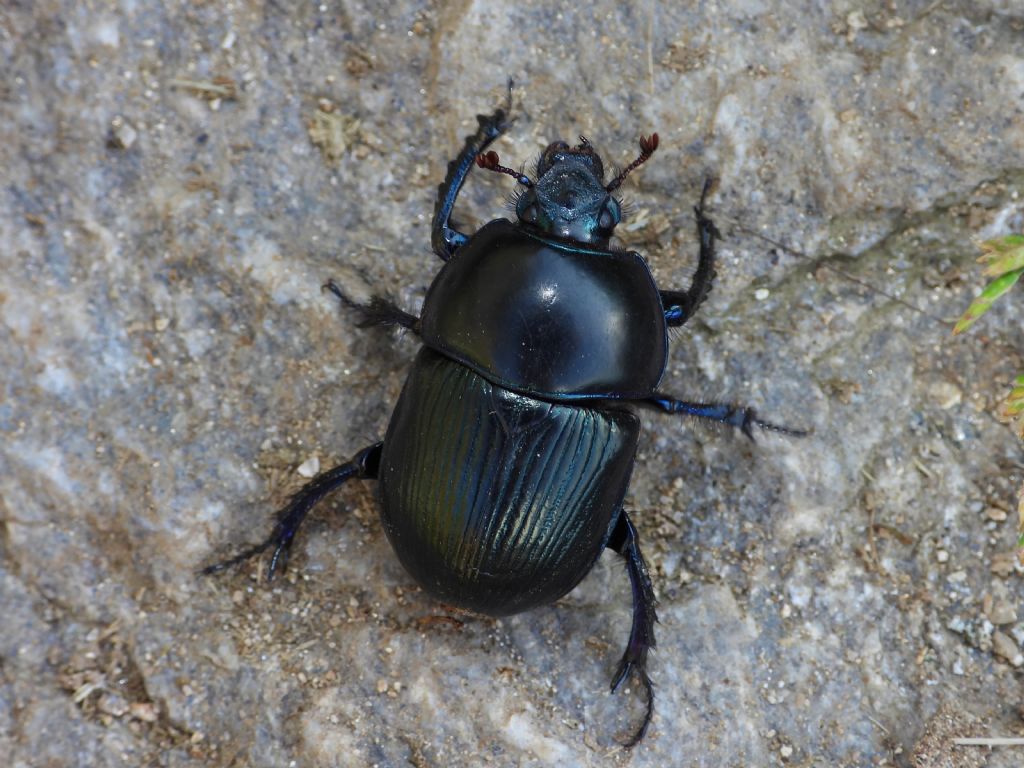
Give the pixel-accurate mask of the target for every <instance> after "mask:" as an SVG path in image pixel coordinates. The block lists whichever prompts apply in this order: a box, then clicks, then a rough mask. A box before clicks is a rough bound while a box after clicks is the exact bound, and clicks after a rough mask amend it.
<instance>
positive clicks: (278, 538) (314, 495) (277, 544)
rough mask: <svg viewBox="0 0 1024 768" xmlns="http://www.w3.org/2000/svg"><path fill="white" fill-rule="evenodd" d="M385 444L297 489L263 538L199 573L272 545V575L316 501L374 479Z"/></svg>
mask: <svg viewBox="0 0 1024 768" xmlns="http://www.w3.org/2000/svg"><path fill="white" fill-rule="evenodd" d="M383 446H384V443H374V444H373V445H371V446H369V447H368V448H364V449H363V450H361V451H360V452H359V453H357V454H356V455H355V457H354V458H353V459H352V460H351V461H349V462H346V463H345V464H341V465H339V466H337V467H335V468H334V469H329V470H327V471H326V472H321V473H320V474H319V475H317V476H316V477H314V478H313V479H312V480H310V481H309V482H308V483H306V485H304V486H303V487H302V488H300V489H299V491H298V493H296V494H295V495H294V496H292V499H291V501H290V502H288V506H286V507H285V508H284V509H282V510H281V511H280V513H279V514H278V520H277V524H276V525H275V526H274V530H273V532H272V533H271V534H270V536H268V537H267V539H266V540H264V541H262V542H261V543H259V544H255V545H253V546H251V547H249V548H248V549H246V550H243V551H242V552H240V553H239V554H237V555H235V556H234V557H231V558H228V559H227V560H224V561H222V562H219V563H214V564H213V565H208V566H206V567H205V568H203V569H202V570H201V571H200V573H202V574H204V575H210V574H214V573H219V572H220V571H224V570H227V569H228V568H232V567H234V566H236V565H239V564H240V563H244V562H245V561H246V560H249V559H250V558H253V557H255V556H256V555H259V554H262V553H263V552H266V551H267V550H268V549H270V548H271V547H273V548H274V554H273V555H272V556H271V558H270V566H269V567H268V569H267V581H270V580H271V579H273V578H274V574H275V573H276V572H277V569H278V567H284V564H285V563H286V561H287V555H288V550H289V549H290V548H291V545H292V542H293V541H294V540H295V534H297V533H298V532H299V528H300V527H301V526H302V522H303V521H304V520H305V519H306V515H308V514H309V513H310V512H311V511H312V510H313V507H315V506H316V505H317V504H319V503H320V502H321V501H322V500H323V499H324V497H325V496H327V495H328V494H329V493H331V492H332V491H335V490H337V489H338V488H339V487H341V486H342V485H344V484H345V483H346V482H348V481H349V480H351V479H353V478H358V479H364V480H374V479H376V477H377V470H378V467H379V466H380V454H381V449H382V448H383Z"/></svg>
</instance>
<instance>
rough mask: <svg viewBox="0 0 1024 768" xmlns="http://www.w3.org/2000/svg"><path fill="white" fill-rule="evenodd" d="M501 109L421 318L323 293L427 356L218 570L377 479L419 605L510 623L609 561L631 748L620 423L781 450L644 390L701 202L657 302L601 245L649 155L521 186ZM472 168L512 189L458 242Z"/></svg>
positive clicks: (555, 162)
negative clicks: (620, 570)
mask: <svg viewBox="0 0 1024 768" xmlns="http://www.w3.org/2000/svg"><path fill="white" fill-rule="evenodd" d="M510 107H511V88H510V92H509V104H508V106H507V107H506V108H502V109H498V110H496V111H495V112H494V113H493V114H490V115H480V116H479V117H478V118H477V120H478V122H479V128H478V129H477V131H476V133H474V134H472V135H471V136H468V137H467V138H466V141H465V144H464V146H463V148H462V151H461V152H460V153H459V155H458V157H457V158H456V159H455V160H454V161H452V162H451V163H450V164H449V166H448V174H447V177H446V178H445V180H444V183H442V184H441V185H440V187H439V188H438V196H437V202H436V205H435V209H434V218H433V226H432V231H431V244H432V246H433V250H434V253H436V254H437V255H438V256H439V257H440V258H441V260H442V261H444V262H445V264H444V266H443V267H442V269H441V271H440V272H439V273H438V275H437V277H436V278H435V279H434V282H433V284H432V285H431V287H430V290H429V291H428V293H427V296H426V299H425V301H424V304H423V310H422V314H421V316H420V317H415V316H414V315H411V314H409V313H407V312H405V311H403V310H402V309H400V308H399V307H398V306H396V305H395V304H394V303H393V302H391V301H388V300H386V299H384V298H379V297H378V298H374V299H372V300H370V301H369V302H365V303H358V302H355V301H353V300H351V299H350V298H349V297H347V296H346V295H345V294H344V293H343V292H342V290H341V289H340V288H339V287H338V286H337V285H336V284H335V283H334V282H333V281H331V282H328V284H327V285H326V286H325V288H327V289H329V290H331V291H332V292H333V293H334V294H335V295H337V296H338V298H339V299H341V301H342V302H343V303H344V304H345V305H347V306H349V307H350V308H352V309H354V310H355V311H357V312H358V313H359V314H360V315H361V319H360V322H359V325H360V326H371V325H398V326H401V327H404V328H407V329H409V330H411V331H413V332H414V333H415V334H417V335H418V336H419V337H420V338H421V339H422V341H423V348H422V349H421V350H420V352H419V353H418V355H417V356H416V359H415V361H414V362H413V365H412V371H411V372H410V374H409V378H408V379H407V381H406V383H405V386H404V388H403V390H402V394H401V396H400V397H399V400H398V405H397V406H396V407H395V410H394V413H393V414H392V416H391V422H390V424H389V425H388V429H387V433H386V434H385V436H384V440H383V441H382V442H378V443H374V444H373V445H370V446H368V447H366V448H364V449H363V450H361V451H359V453H357V454H356V455H355V457H354V458H353V459H352V460H351V461H349V462H347V463H345V464H342V465H340V466H338V467H335V468H334V469H331V470H328V471H326V472H323V473H322V474H320V475H318V476H317V477H315V478H314V479H313V480H312V481H311V482H310V483H308V484H307V485H306V486H305V487H303V488H302V489H301V490H300V491H299V492H298V493H296V494H295V496H294V497H292V499H291V501H290V502H289V504H288V505H287V506H286V507H285V508H284V509H283V510H281V512H280V513H279V517H278V522H277V525H276V527H275V528H274V530H273V532H272V533H271V535H270V536H269V537H268V538H267V539H266V540H265V541H263V542H262V543H260V544H257V545H255V546H252V547H250V548H248V549H246V550H245V551H243V552H241V553H240V554H238V555H237V556H235V557H232V558H231V559H229V560H226V561H224V562H221V563H218V564H216V565H212V566H209V567H207V568H205V569H204V572H205V573H213V572H216V571H220V570H223V569H225V568H228V567H230V566H233V565H235V564H237V563H240V562H242V561H244V560H247V559H248V558H251V557H253V556H255V555H257V554H259V553H261V552H264V551H265V550H268V549H272V550H273V555H272V557H271V560H270V566H269V575H270V576H271V577H272V576H273V574H274V571H275V570H276V569H277V567H278V566H279V565H280V564H281V563H282V557H283V556H285V555H286V553H287V552H288V549H289V548H290V547H291V544H292V542H293V540H294V538H295V535H296V533H297V532H298V530H299V527H300V525H301V524H302V521H303V519H305V517H306V515H307V514H308V513H309V512H310V510H312V509H313V507H314V506H316V504H317V503H318V502H320V501H321V500H322V499H323V498H324V497H325V496H326V495H327V494H329V493H331V492H333V491H335V490H337V489H338V488H339V487H340V486H342V485H343V484H344V483H345V482H347V481H348V480H351V479H354V478H360V479H376V480H378V481H379V482H380V495H381V521H382V522H383V527H384V531H385V532H386V533H387V537H388V539H389V540H390V542H391V545H392V547H393V548H394V550H395V552H396V553H397V555H398V557H399V559H400V560H401V562H402V564H403V565H404V566H405V568H406V569H407V570H408V571H409V573H410V574H411V575H412V577H413V578H414V579H415V580H416V581H417V582H418V583H419V584H420V585H421V586H422V587H423V589H425V590H426V591H427V592H429V593H430V594H431V595H433V596H434V597H436V598H437V599H438V600H441V601H444V602H445V603H448V604H450V605H453V606H457V607H460V608H464V609H469V610H472V611H477V612H480V613H484V614H488V615H491V616H506V615H509V614H513V613H518V612H520V611H525V610H529V609H530V608H534V607H536V606H540V605H544V604H547V603H551V602H552V601H554V600H557V599H558V598H560V597H562V596H563V595H565V594H566V593H568V592H569V591H570V590H571V589H573V587H575V586H576V585H577V584H578V583H579V582H580V581H581V580H582V579H583V577H584V576H586V575H587V573H588V572H589V571H590V569H591V568H592V567H593V565H594V563H595V562H597V560H598V558H599V557H600V555H601V552H602V551H603V550H604V549H605V548H606V547H607V548H610V549H613V550H615V551H616V552H617V553H619V554H620V555H621V556H622V557H623V558H624V559H625V561H626V567H627V571H628V573H629V580H630V585H631V587H632V595H633V622H632V628H631V631H630V635H629V641H628V643H627V645H626V650H625V653H624V654H623V655H622V659H621V661H620V662H619V665H618V669H617V671H616V673H615V676H614V678H613V680H612V685H611V688H612V691H615V690H616V689H617V688H618V687H619V685H620V684H621V683H622V681H623V680H625V679H626V678H627V677H628V676H629V675H631V674H635V675H636V676H637V678H638V680H639V682H640V684H641V686H642V689H643V691H644V695H645V699H646V702H645V703H646V709H645V712H644V716H643V721H642V722H641V723H640V725H639V726H638V727H637V728H636V729H635V731H634V732H633V734H632V736H631V738H630V739H629V740H628V741H627V742H626V745H627V746H633V745H635V744H636V743H638V742H639V741H640V740H641V739H642V738H643V736H644V734H645V732H646V731H647V727H648V724H649V723H650V721H651V716H652V714H653V712H654V690H653V686H652V684H651V680H650V678H649V677H648V675H647V670H646V666H647V655H648V651H649V650H650V649H651V648H653V647H654V623H655V621H656V620H657V618H656V616H655V597H654V589H653V587H652V586H651V580H650V576H649V575H648V571H647V566H646V564H645V563H644V558H643V556H642V554H641V553H640V547H639V544H638V542H637V532H636V528H635V527H634V526H633V523H632V521H631V520H630V517H629V513H628V512H627V511H626V510H625V509H623V498H624V496H625V494H626V489H627V487H628V484H629V478H630V474H631V472H632V470H633V463H634V460H635V457H636V450H637V444H638V440H639V436H640V422H639V419H638V418H637V416H636V414H635V413H634V412H633V410H632V408H633V407H635V406H641V407H652V408H655V409H659V410H661V411H664V412H666V413H671V414H687V415H690V416H696V417H700V418H703V419H709V420H712V421H716V422H720V423H724V424H728V425H732V426H734V427H738V428H739V429H740V430H742V431H743V433H744V434H746V435H747V436H748V437H753V430H754V428H759V429H763V430H772V431H775V432H781V433H785V434H789V435H800V434H802V433H801V432H800V431H799V430H793V429H788V428H786V427H783V426H779V425H776V424H772V423H769V422H766V421H762V420H761V419H759V418H757V416H756V415H755V413H754V410H753V409H751V408H743V407H738V406H735V405H730V404H725V403H715V402H708V403H702V402H690V401H685V400H678V399H675V398H673V397H670V396H668V395H666V394H663V393H660V392H659V391H658V389H657V387H658V384H659V382H660V381H661V378H662V375H663V373H664V371H665V364H666V358H667V355H668V328H669V327H672V326H680V325H682V324H683V323H685V322H686V321H687V320H689V319H690V318H691V317H692V316H693V314H694V312H696V310H697V308H698V307H700V305H701V303H702V302H703V301H704V299H705V298H706V297H707V295H708V292H709V291H710V290H711V284H712V281H713V279H714V277H715V249H714V245H715V240H716V238H719V237H720V235H719V233H718V230H717V229H716V228H715V225H714V223H713V222H712V221H711V219H710V218H709V217H708V215H707V213H706V211H705V202H706V198H707V195H708V191H709V188H710V183H709V181H710V180H709V181H707V182H705V184H704V189H703V192H702V194H701V197H700V203H699V204H698V205H697V206H696V208H695V212H696V219H697V234H698V237H699V240H700V257H699V260H698V265H697V270H696V272H695V273H694V276H693V280H692V282H691V285H690V287H689V288H688V289H687V290H677V291H672V290H659V289H658V287H657V286H656V285H655V283H654V279H653V277H652V276H651V272H650V270H649V268H648V266H647V264H646V262H645V261H644V260H643V258H642V257H641V256H640V254H638V253H635V252H633V251H626V250H622V249H617V248H614V247H612V246H610V245H609V240H610V238H611V236H612V233H613V231H614V230H615V226H616V225H617V224H619V222H620V221H621V219H622V205H621V203H620V202H619V201H618V200H617V199H616V198H615V197H614V196H613V194H612V193H613V192H614V191H615V190H616V189H617V188H618V187H619V185H620V184H622V182H623V180H624V179H625V178H626V176H628V175H629V174H630V173H631V172H632V171H633V170H635V169H636V168H637V167H638V166H640V165H641V164H642V163H644V162H645V161H647V159H648V158H650V157H651V155H652V154H653V153H654V151H655V150H656V149H657V148H658V134H656V133H655V134H652V135H651V136H650V137H642V138H641V139H640V142H639V143H640V154H639V156H638V157H637V158H636V159H635V160H634V161H633V162H632V163H631V164H630V165H628V166H627V167H625V168H624V169H622V170H621V171H620V172H619V173H618V174H616V175H615V176H614V178H612V179H611V181H609V182H605V181H604V176H605V171H604V163H603V162H602V160H601V157H600V156H599V155H598V153H597V152H596V151H595V150H594V148H593V146H592V145H591V144H590V142H589V141H588V140H587V139H585V138H583V137H581V138H580V143H579V144H577V145H575V146H570V145H569V144H568V143H566V142H564V141H555V142H553V143H551V144H549V145H548V147H547V148H546V149H545V150H544V153H543V154H542V155H541V157H540V160H539V161H538V163H537V168H536V178H535V179H530V178H529V177H528V176H527V175H525V174H523V173H521V172H517V171H515V170H512V169H510V168H506V167H504V166H502V165H501V164H500V160H499V158H498V155H497V154H496V153H495V152H493V151H487V148H488V146H490V144H491V143H492V142H493V141H494V140H495V139H497V138H498V137H499V136H500V135H501V134H502V133H503V132H504V131H505V129H506V128H507V126H508V113H509V110H510ZM474 165H477V166H479V167H481V168H484V169H488V170H491V171H495V172H498V173H504V174H508V175H510V176H512V177H513V178H514V179H515V180H516V182H517V183H518V184H519V185H520V186H521V187H522V188H523V189H522V191H521V192H520V193H519V194H518V196H517V197H516V216H517V219H518V220H517V221H516V222H510V221H508V220H505V219H497V220H495V221H492V222H490V223H488V224H486V225H484V226H483V227H481V228H480V229H479V230H478V231H477V232H475V233H474V234H472V235H466V234H463V233H462V232H459V231H458V230H456V229H455V228H454V227H453V226H452V223H451V213H452V208H453V207H454V205H455V201H456V198H457V197H458V194H459V191H460V189H461V188H462V185H463V183H464V182H465V180H466V178H467V176H468V174H469V172H470V170H471V169H472V167H473V166H474Z"/></svg>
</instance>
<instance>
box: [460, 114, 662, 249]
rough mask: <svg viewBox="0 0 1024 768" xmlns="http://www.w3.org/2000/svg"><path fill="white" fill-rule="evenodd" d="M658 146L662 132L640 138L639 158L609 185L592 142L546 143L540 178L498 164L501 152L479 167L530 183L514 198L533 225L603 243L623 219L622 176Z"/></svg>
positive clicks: (521, 218) (547, 232)
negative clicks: (619, 197)
mask: <svg viewBox="0 0 1024 768" xmlns="http://www.w3.org/2000/svg"><path fill="white" fill-rule="evenodd" d="M657 148H658V134H656V133H655V134H652V135H651V136H650V138H647V137H641V138H640V156H639V157H638V158H637V159H636V160H634V161H633V162H632V163H631V164H630V165H629V166H628V167H626V168H625V169H624V170H623V171H622V172H621V173H619V174H618V175H617V176H616V177H615V178H614V179H612V181H611V182H609V183H608V184H605V183H604V181H603V179H604V163H602V162H601V157H600V155H598V154H597V152H596V151H595V150H594V148H593V146H591V144H590V142H589V141H587V139H586V138H585V137H583V136H580V143H579V144H577V145H576V146H575V147H570V146H569V144H567V143H566V142H564V141H554V142H552V143H551V144H548V146H547V149H545V150H544V154H542V155H541V156H540V160H539V161H538V162H537V180H536V181H531V180H530V178H529V177H527V176H526V175H525V174H522V173H517V172H516V171H514V170H512V169H511V168H505V167H504V166H502V165H499V164H498V162H499V161H498V155H497V154H496V153H495V152H487V153H486V154H481V155H479V156H478V157H477V165H479V166H480V167H481V168H487V169H489V170H492V171H498V172H499V173H507V174H509V175H510V176H513V177H514V178H515V179H516V181H518V182H519V183H520V184H522V185H524V186H525V187H526V191H525V192H523V193H522V194H521V195H519V197H518V199H517V200H516V215H517V216H518V217H519V221H520V222H522V223H523V224H524V225H526V226H527V227H529V228H530V229H535V230H537V231H539V232H541V233H543V234H545V235H552V236H554V237H559V238H563V239H566V240H572V241H574V242H577V243H585V244H588V245H595V246H599V247H604V246H606V245H607V244H608V240H609V238H611V236H612V232H613V231H614V230H615V226H616V225H617V224H618V223H619V222H620V221H621V220H622V207H621V206H620V204H619V201H618V200H616V199H615V198H614V197H613V196H612V194H611V193H612V191H613V190H615V189H616V188H617V187H618V186H619V184H621V183H622V180H623V179H625V178H626V176H627V175H628V174H629V173H630V172H631V171H632V170H633V169H635V168H636V167H637V166H638V165H640V164H641V163H643V162H644V161H646V160H647V158H649V157H650V156H651V155H652V154H653V153H654V150H655V149H657Z"/></svg>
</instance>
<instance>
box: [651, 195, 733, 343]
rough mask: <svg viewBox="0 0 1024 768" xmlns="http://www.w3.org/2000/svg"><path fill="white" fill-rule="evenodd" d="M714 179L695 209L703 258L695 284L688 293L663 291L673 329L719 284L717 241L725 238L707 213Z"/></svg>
mask: <svg viewBox="0 0 1024 768" xmlns="http://www.w3.org/2000/svg"><path fill="white" fill-rule="evenodd" d="M713 183H714V180H713V179H712V178H711V177H708V178H706V179H704V189H703V190H702V191H701V194H700V203H699V204H698V205H697V207H695V208H694V209H693V212H694V213H695V214H696V216H697V237H698V238H699V239H700V259H699V260H698V262H697V271H696V272H695V273H694V274H693V281H692V282H691V283H690V287H689V289H688V290H685V291H660V293H661V303H662V306H664V307H665V322H667V323H668V324H669V325H671V326H679V325H682V324H683V323H685V322H686V321H687V320H689V319H690V318H691V317H693V315H694V313H695V312H696V311H697V309H698V308H699V307H700V305H701V304H703V303H704V299H706V298H707V297H708V294H709V293H711V286H712V285H713V284H714V281H715V240H721V239H722V233H721V232H719V231H718V227H716V226H715V222H713V221H712V220H711V217H710V216H708V215H707V213H706V212H705V208H704V204H705V202H706V201H707V197H708V193H709V192H710V191H711V187H712V185H713Z"/></svg>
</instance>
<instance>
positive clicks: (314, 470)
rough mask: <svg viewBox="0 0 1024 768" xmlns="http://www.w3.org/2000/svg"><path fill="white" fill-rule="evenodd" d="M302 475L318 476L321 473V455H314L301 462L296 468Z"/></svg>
mask: <svg viewBox="0 0 1024 768" xmlns="http://www.w3.org/2000/svg"><path fill="white" fill-rule="evenodd" d="M296 471H297V472H298V473H299V474H300V475H301V476H302V477H316V476H317V475H318V474H319V473H320V457H319V456H316V455H313V456H310V457H309V458H308V459H306V460H305V461H304V462H302V463H301V464H299V468H298V469H297V470H296Z"/></svg>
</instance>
